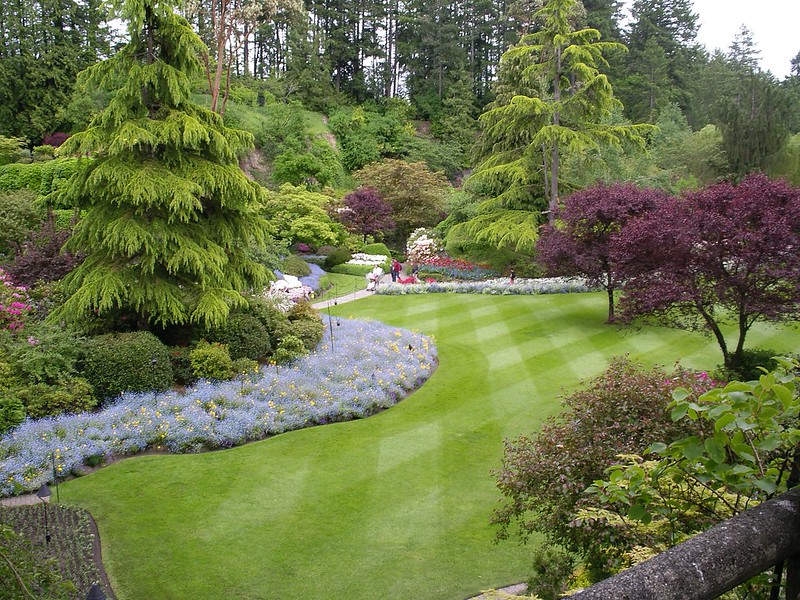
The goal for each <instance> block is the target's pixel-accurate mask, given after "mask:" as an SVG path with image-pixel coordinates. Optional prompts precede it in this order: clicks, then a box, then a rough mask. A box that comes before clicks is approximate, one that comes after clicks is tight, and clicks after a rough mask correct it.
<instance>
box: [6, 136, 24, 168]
mask: <svg viewBox="0 0 800 600" xmlns="http://www.w3.org/2000/svg"><path fill="white" fill-rule="evenodd" d="M26 144H27V140H25V139H24V138H17V137H5V136H3V135H0V165H7V164H9V163H13V162H17V160H18V159H20V158H22V150H23V149H24V148H25V146H26Z"/></svg>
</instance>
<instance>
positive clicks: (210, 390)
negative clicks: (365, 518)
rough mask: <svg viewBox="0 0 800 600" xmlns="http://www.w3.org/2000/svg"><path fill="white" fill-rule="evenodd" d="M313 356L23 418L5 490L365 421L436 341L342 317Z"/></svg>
mask: <svg viewBox="0 0 800 600" xmlns="http://www.w3.org/2000/svg"><path fill="white" fill-rule="evenodd" d="M335 323H336V324H335V325H334V326H333V334H334V338H333V342H334V344H331V338H330V328H328V331H327V332H326V334H325V338H324V339H323V341H322V343H321V344H320V346H319V348H318V349H317V351H316V352H314V353H312V354H311V355H309V356H306V357H304V358H302V359H300V360H298V361H297V362H296V363H295V364H294V365H292V366H286V367H280V368H277V367H275V366H270V367H265V366H262V367H261V369H260V370H259V371H258V372H256V373H253V374H251V375H250V376H249V377H246V378H245V377H243V378H241V379H239V380H236V381H230V382H216V383H212V382H203V383H200V384H198V385H196V386H194V387H192V388H189V389H187V390H186V391H185V392H176V391H170V392H166V393H147V394H142V393H139V394H123V395H122V396H121V397H120V399H119V400H118V401H117V402H116V403H115V404H113V405H112V406H110V407H109V408H107V409H105V410H103V411H102V412H98V413H83V414H80V415H66V416H61V417H56V418H46V419H40V420H38V421H25V422H24V423H23V424H21V425H20V426H19V427H18V428H16V429H15V430H14V431H12V432H11V433H9V434H7V435H5V436H3V437H2V438H0V495H2V496H8V495H12V494H18V493H21V492H23V491H31V490H35V489H37V488H38V487H39V486H40V485H41V484H42V483H45V482H49V481H50V480H51V473H52V468H53V466H52V462H51V457H52V456H55V462H56V471H57V472H58V473H59V474H60V475H61V476H67V475H69V474H70V473H72V472H76V471H79V470H80V469H81V468H82V467H83V465H86V464H92V463H97V462H101V461H102V460H104V459H106V458H107V457H110V456H115V455H128V454H134V453H136V452H141V451H143V450H145V449H148V448H160V449H164V450H167V451H169V452H177V453H184V452H197V451H200V450H205V449H213V448H228V447H231V446H236V445H239V444H243V443H245V442H248V441H251V440H258V439H262V438H265V437H267V436H270V435H274V434H278V433H283V432H285V431H290V430H293V429H301V428H303V427H310V426H313V425H319V424H323V423H331V422H335V421H345V420H350V419H356V418H360V417H365V416H368V415H370V414H373V413H374V412H376V411H378V410H380V409H384V408H388V407H390V406H392V405H394V404H396V403H397V402H398V401H399V400H401V399H402V398H403V397H405V395H406V394H407V393H408V392H410V391H412V390H414V389H416V388H418V387H419V386H420V385H422V383H423V382H425V381H426V380H427V379H428V377H430V375H431V373H432V372H433V368H434V365H435V363H436V348H435V346H434V345H433V343H432V342H431V340H430V339H429V338H427V337H425V336H423V335H421V334H419V333H412V332H410V331H407V330H404V329H398V328H394V327H390V326H388V325H384V324H382V323H378V322H372V321H355V320H341V321H339V320H336V321H335Z"/></svg>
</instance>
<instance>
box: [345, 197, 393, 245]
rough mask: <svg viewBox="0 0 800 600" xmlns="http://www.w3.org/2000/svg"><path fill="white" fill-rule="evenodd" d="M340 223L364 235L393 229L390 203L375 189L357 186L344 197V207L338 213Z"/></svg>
mask: <svg viewBox="0 0 800 600" xmlns="http://www.w3.org/2000/svg"><path fill="white" fill-rule="evenodd" d="M339 219H340V220H341V221H342V224H343V225H344V226H345V227H347V229H349V230H350V231H352V232H353V233H359V234H361V235H363V236H364V243H366V242H367V236H368V235H375V234H376V233H388V232H390V231H394V227H395V223H394V219H393V218H392V205H391V204H389V203H388V202H387V201H386V200H384V199H383V198H381V196H380V194H378V192H377V190H375V189H373V188H369V187H362V188H358V189H357V190H355V191H352V192H350V193H349V194H347V195H346V196H345V197H344V208H343V209H342V211H341V212H340V213H339Z"/></svg>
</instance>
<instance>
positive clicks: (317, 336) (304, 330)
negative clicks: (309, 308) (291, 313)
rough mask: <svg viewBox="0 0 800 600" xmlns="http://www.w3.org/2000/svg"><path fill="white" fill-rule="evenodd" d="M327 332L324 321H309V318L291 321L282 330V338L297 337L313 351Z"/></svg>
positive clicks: (304, 345)
mask: <svg viewBox="0 0 800 600" xmlns="http://www.w3.org/2000/svg"><path fill="white" fill-rule="evenodd" d="M324 334H325V325H324V324H323V323H322V321H319V320H317V321H309V320H305V319H303V320H296V321H289V322H288V323H287V324H286V325H285V326H284V327H283V328H282V329H281V332H280V335H279V337H280V339H281V340H284V339H286V337H296V338H299V339H300V340H301V341H302V342H303V347H304V348H305V349H306V350H307V351H308V352H311V351H312V350H314V349H315V348H316V347H317V346H318V345H319V343H320V341H322V336H323V335H324Z"/></svg>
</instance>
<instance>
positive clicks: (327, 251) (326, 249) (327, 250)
mask: <svg viewBox="0 0 800 600" xmlns="http://www.w3.org/2000/svg"><path fill="white" fill-rule="evenodd" d="M337 250H340V248H337V247H336V246H328V245H325V246H320V247H319V248H318V249H317V254H319V255H320V256H330V255H331V254H333V253H334V252H336V251H337ZM348 260H349V259H348Z"/></svg>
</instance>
